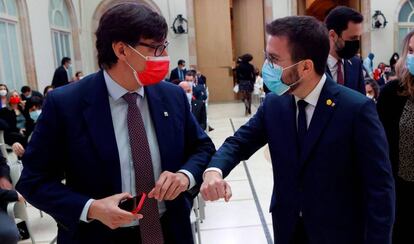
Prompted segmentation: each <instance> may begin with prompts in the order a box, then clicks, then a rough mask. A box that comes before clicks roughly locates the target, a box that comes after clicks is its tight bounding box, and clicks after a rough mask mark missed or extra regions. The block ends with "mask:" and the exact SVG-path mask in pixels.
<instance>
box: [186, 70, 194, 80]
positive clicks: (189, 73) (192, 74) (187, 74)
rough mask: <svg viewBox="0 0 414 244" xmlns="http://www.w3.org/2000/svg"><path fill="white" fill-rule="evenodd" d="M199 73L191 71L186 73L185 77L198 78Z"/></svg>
mask: <svg viewBox="0 0 414 244" xmlns="http://www.w3.org/2000/svg"><path fill="white" fill-rule="evenodd" d="M196 75H197V72H196V71H195V70H189V71H187V72H186V73H185V76H192V77H194V78H195V77H196Z"/></svg>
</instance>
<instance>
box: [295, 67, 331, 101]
mask: <svg viewBox="0 0 414 244" xmlns="http://www.w3.org/2000/svg"><path fill="white" fill-rule="evenodd" d="M325 82H326V75H325V74H324V75H323V76H322V78H321V80H320V81H319V83H318V84H317V85H316V87H315V88H313V90H312V91H311V93H309V94H308V96H306V97H305V99H303V100H305V101H306V102H307V103H308V104H310V105H312V106H314V107H316V105H317V104H318V100H319V96H320V95H321V92H322V88H323V86H324V85H325ZM299 100H300V98H299V97H297V96H295V101H296V103H297V102H298V101H299Z"/></svg>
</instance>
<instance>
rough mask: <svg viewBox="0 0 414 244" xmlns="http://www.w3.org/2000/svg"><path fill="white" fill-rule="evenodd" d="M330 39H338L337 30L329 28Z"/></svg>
mask: <svg viewBox="0 0 414 244" xmlns="http://www.w3.org/2000/svg"><path fill="white" fill-rule="evenodd" d="M328 33H329V39H330V40H332V41H336V40H338V38H339V36H338V34H336V32H335V31H334V30H329V32H328Z"/></svg>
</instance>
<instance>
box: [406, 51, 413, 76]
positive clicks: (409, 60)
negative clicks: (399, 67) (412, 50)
mask: <svg viewBox="0 0 414 244" xmlns="http://www.w3.org/2000/svg"><path fill="white" fill-rule="evenodd" d="M406 66H407V69H408V71H409V72H410V74H411V75H414V54H408V55H407V61H406Z"/></svg>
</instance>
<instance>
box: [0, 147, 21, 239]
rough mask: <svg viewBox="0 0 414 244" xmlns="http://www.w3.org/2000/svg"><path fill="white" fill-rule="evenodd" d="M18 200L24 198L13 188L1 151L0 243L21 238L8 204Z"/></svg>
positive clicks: (8, 169)
mask: <svg viewBox="0 0 414 244" xmlns="http://www.w3.org/2000/svg"><path fill="white" fill-rule="evenodd" d="M17 201H20V202H24V198H23V197H22V195H20V194H19V193H18V192H17V191H15V190H13V185H12V183H11V180H10V168H9V166H8V165H7V160H6V158H5V157H4V156H3V154H2V152H1V151H0V243H4V244H16V243H17V242H18V241H19V239H20V235H19V231H18V229H17V226H16V224H15V223H14V221H13V220H12V219H11V218H10V216H9V215H8V214H7V204H9V203H10V202H17Z"/></svg>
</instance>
